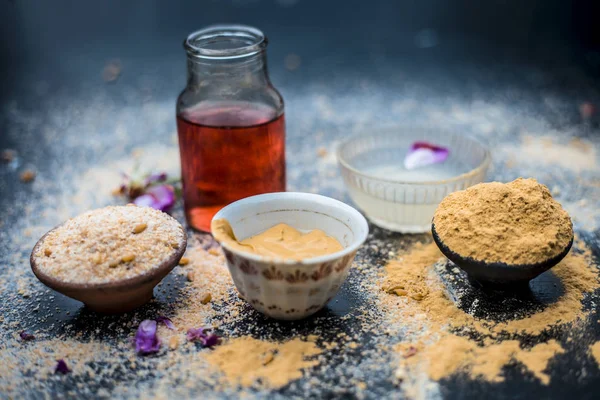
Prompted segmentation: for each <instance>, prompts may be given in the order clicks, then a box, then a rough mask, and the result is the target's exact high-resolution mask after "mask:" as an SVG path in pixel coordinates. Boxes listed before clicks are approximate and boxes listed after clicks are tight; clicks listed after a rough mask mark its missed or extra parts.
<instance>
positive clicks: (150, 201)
mask: <svg viewBox="0 0 600 400" xmlns="http://www.w3.org/2000/svg"><path fill="white" fill-rule="evenodd" d="M133 204H135V205H137V206H140V207H152V208H156V207H154V204H156V199H154V196H152V195H151V194H143V195H141V196H138V197H136V198H135V199H133Z"/></svg>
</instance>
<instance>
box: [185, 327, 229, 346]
mask: <svg viewBox="0 0 600 400" xmlns="http://www.w3.org/2000/svg"><path fill="white" fill-rule="evenodd" d="M186 337H187V340H189V341H190V342H195V341H199V342H201V343H202V347H213V346H216V345H218V344H219V343H220V341H221V338H220V337H219V336H217V335H215V334H213V333H209V332H208V329H204V328H191V329H189V330H188V331H187V335H186Z"/></svg>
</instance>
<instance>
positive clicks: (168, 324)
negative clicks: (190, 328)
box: [156, 315, 175, 330]
mask: <svg viewBox="0 0 600 400" xmlns="http://www.w3.org/2000/svg"><path fill="white" fill-rule="evenodd" d="M156 322H158V323H162V324H165V326H166V327H167V328H169V329H171V330H175V325H173V321H171V320H170V319H169V318H167V317H163V316H162V315H161V316H159V317H157V318H156Z"/></svg>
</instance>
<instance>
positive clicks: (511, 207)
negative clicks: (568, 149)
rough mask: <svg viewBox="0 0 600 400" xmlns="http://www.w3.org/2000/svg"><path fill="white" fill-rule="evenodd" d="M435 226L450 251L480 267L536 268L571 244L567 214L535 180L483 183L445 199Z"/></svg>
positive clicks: (571, 236)
mask: <svg viewBox="0 0 600 400" xmlns="http://www.w3.org/2000/svg"><path fill="white" fill-rule="evenodd" d="M433 223H434V224H435V230H436V232H437V234H438V236H439V237H440V239H441V240H442V241H443V242H444V244H446V246H448V248H449V249H451V250H452V251H454V252H456V253H458V254H460V255H461V256H463V257H470V258H473V259H475V260H478V261H487V262H503V263H507V264H513V265H523V264H536V263H539V262H543V261H545V260H547V259H550V258H552V257H555V256H558V255H559V254H560V253H561V252H562V251H564V249H565V248H566V247H567V245H568V244H569V242H570V241H571V240H572V238H573V226H572V223H571V219H570V217H569V215H568V214H567V212H566V211H565V210H563V208H562V207H561V205H560V204H559V203H558V202H557V201H555V200H554V199H553V198H552V195H551V194H550V191H549V190H548V188H547V187H546V186H544V185H541V184H539V183H537V181H536V180H534V179H522V178H519V179H517V180H515V181H513V182H510V183H506V184H504V183H499V182H491V183H481V184H478V185H475V186H472V187H470V188H468V189H466V190H462V191H459V192H454V193H451V194H450V195H448V196H447V197H446V198H445V199H444V200H442V202H441V203H440V205H439V207H438V208H437V210H436V212H435V215H434V218H433Z"/></svg>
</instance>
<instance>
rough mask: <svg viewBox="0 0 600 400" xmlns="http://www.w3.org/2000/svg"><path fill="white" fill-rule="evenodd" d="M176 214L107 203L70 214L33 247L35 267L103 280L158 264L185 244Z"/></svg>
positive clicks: (72, 278)
mask: <svg viewBox="0 0 600 400" xmlns="http://www.w3.org/2000/svg"><path fill="white" fill-rule="evenodd" d="M185 236H186V235H185V232H184V230H183V227H182V226H181V224H179V222H177V220H176V219H174V218H173V217H171V216H169V215H168V214H165V213H163V212H161V211H158V210H155V209H153V208H150V207H137V206H133V205H129V206H109V207H104V208H101V209H97V210H93V211H89V212H87V213H84V214H82V215H79V216H77V217H75V218H72V219H70V220H68V221H67V222H65V223H64V224H62V225H61V226H59V227H58V228H57V229H55V230H52V231H51V232H50V233H49V234H48V235H47V236H46V237H45V238H44V239H43V241H42V242H41V243H40V245H39V246H36V247H35V248H34V251H33V257H34V258H35V261H36V264H37V266H38V268H39V270H40V271H41V272H43V273H45V274H48V275H50V276H53V277H55V278H57V279H60V280H62V281H64V282H78V283H105V282H111V281H115V280H121V279H128V278H132V277H134V276H137V275H139V274H141V273H144V272H146V271H149V270H151V269H153V268H158V267H159V266H160V265H161V263H163V262H166V261H167V260H168V259H169V258H170V257H172V256H173V255H174V254H175V253H176V251H177V249H179V248H180V247H182V246H184V245H185Z"/></svg>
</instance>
